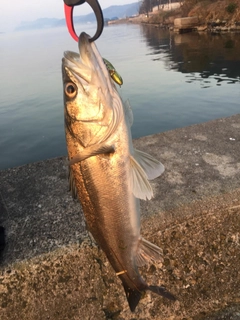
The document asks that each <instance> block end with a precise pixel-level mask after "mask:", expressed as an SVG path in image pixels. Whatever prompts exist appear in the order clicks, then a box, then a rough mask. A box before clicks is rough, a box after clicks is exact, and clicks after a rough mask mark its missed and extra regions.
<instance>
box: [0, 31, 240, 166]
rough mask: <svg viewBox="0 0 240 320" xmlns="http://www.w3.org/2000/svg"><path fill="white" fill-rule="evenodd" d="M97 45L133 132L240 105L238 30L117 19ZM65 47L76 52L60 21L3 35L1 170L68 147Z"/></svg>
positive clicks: (194, 119)
mask: <svg viewBox="0 0 240 320" xmlns="http://www.w3.org/2000/svg"><path fill="white" fill-rule="evenodd" d="M78 27H79V30H78V32H80V31H83V30H84V31H86V32H88V33H90V34H93V33H94V32H95V27H94V26H92V25H86V26H80V25H79V26H78ZM97 45H98V48H99V50H100V52H101V53H102V55H103V57H105V58H107V59H108V60H110V61H111V62H112V63H113V65H114V66H115V67H116V69H117V71H118V72H119V73H120V74H121V75H122V77H123V80H124V85H123V86H122V88H121V89H120V93H121V95H122V96H123V98H124V99H129V100H130V104H131V106H132V109H133V112H134V124H133V127H132V131H133V137H134V138H137V137H140V136H144V135H149V134H152V133H157V132H162V131H166V130H170V129H175V128H178V127H183V126H187V125H191V124H195V123H200V122H204V121H208V120H211V119H215V118H220V117H225V116H230V115H233V114H236V113H239V112H240V35H239V34H235V35H234V34H228V35H207V34H202V35H199V34H197V33H196V34H195V33H191V34H184V35H178V34H169V33H168V32H167V31H162V30H157V29H155V28H152V27H144V26H140V25H117V26H109V27H105V29H104V33H103V35H102V37H101V39H99V40H98V41H97ZM64 50H73V51H77V43H75V41H73V40H72V39H71V38H70V36H69V35H68V33H67V31H66V29H65V28H58V29H51V30H44V31H34V32H25V33H12V34H2V35H0V63H1V77H0V88H1V89H0V92H1V95H0V169H4V168H9V167H13V166H18V165H22V164H25V163H30V162H34V161H39V160H43V159H47V158H51V157H56V156H61V155H64V154H66V147H65V138H64V125H63V102H62V75H61V58H62V53H63V51H64Z"/></svg>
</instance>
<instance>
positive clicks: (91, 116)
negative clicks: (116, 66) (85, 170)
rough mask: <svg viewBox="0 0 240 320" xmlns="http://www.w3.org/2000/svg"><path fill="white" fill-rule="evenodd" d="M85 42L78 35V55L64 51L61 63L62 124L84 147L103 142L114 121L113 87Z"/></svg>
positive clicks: (93, 49)
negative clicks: (63, 111)
mask: <svg viewBox="0 0 240 320" xmlns="http://www.w3.org/2000/svg"><path fill="white" fill-rule="evenodd" d="M89 38H90V37H89V36H88V35H87V34H86V33H82V34H81V35H80V37H79V43H78V47H79V53H75V52H71V51H66V52H64V57H63V59H62V74H63V92H64V105H65V124H66V126H67V127H68V128H69V131H70V132H71V133H72V134H73V135H75V136H77V137H78V138H79V139H81V142H82V143H83V145H85V146H86V145H90V144H94V143H98V142H99V141H103V140H104V139H106V137H107V135H109V128H112V127H113V122H115V118H116V117H115V116H114V112H115V111H114V104H115V101H114V99H115V98H114V97H115V96H116V87H115V85H114V83H113V81H112V80H111V78H110V75H109V73H108V70H107V68H106V66H105V64H104V62H103V59H102V57H101V55H100V53H99V52H98V50H97V47H96V45H95V44H94V43H93V42H89ZM76 123H77V125H76ZM80 131H81V133H80Z"/></svg>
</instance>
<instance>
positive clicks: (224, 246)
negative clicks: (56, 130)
mask: <svg viewBox="0 0 240 320" xmlns="http://www.w3.org/2000/svg"><path fill="white" fill-rule="evenodd" d="M134 145H135V146H136V148H137V149H139V150H142V151H145V152H147V153H150V154H151V155H153V156H155V157H156V158H157V159H159V160H160V161H161V162H162V163H163V164H164V165H165V169H166V170H165V173H164V174H163V175H162V176H161V177H159V178H157V179H156V180H154V181H152V186H153V189H154V195H155V197H154V199H152V200H150V201H146V202H144V201H143V202H141V210H142V225H141V226H142V234H143V236H144V237H145V238H146V239H147V240H149V241H151V242H153V243H155V244H157V245H159V246H160V247H162V249H163V252H164V260H163V262H162V263H158V264H154V263H153V264H151V265H149V266H147V267H144V268H141V270H140V272H141V274H142V275H143V276H144V278H145V279H146V280H147V283H149V284H153V285H157V284H159V285H164V286H166V288H167V289H168V290H169V291H171V292H172V293H173V294H174V295H176V297H177V298H178V300H177V301H176V302H171V301H167V300H166V299H164V298H162V297H159V296H156V295H155V294H153V293H151V292H147V293H146V294H145V295H144V296H143V298H142V300H141V301H140V303H139V305H138V307H137V309H136V312H135V313H134V314H132V313H131V312H130V311H129V308H128V305H127V301H126V298H125V293H124V290H123V288H122V286H121V283H120V280H119V279H118V278H117V276H116V275H115V273H114V272H113V270H112V268H111V266H110V265H109V263H108V261H107V260H106V258H105V255H104V254H103V252H102V251H101V250H100V249H99V248H98V247H97V246H96V245H94V244H92V243H91V242H90V241H89V238H88V236H87V233H86V228H85V223H84V218H83V213H82V211H81V208H80V205H79V203H78V202H77V201H73V200H72V198H71V195H70V194H69V193H68V183H67V174H66V171H67V168H66V165H67V163H66V158H65V157H63V158H57V159H51V160H47V161H43V162H39V163H33V164H28V165H25V166H22V167H17V168H13V169H9V170H4V171H0V196H1V197H0V225H2V226H4V227H5V229H6V241H7V245H6V248H5V250H4V252H3V254H2V256H1V262H0V319H1V320H13V319H14V320H15V319H24V320H42V319H44V320H45V319H51V320H58V319H59V320H63V319H64V320H65V319H71V320H73V319H96V320H102V319H119V320H130V319H131V320H133V319H139V320H140V319H156V320H158V319H164V320H167V319H169V320H170V319H171V320H175V319H176V320H178V319H188V320H190V319H194V320H198V319H199V320H201V319H204V320H207V319H209V320H217V319H232V320H237V319H240V289H239V288H240V115H235V116H232V117H229V118H224V119H218V120H214V121H211V122H208V123H203V124H199V125H194V126H190V127H186V128H182V129H177V130H173V131H168V132H164V133H161V134H156V135H152V136H147V137H143V138H141V139H137V140H135V141H134Z"/></svg>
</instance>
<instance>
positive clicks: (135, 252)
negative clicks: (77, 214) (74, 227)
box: [62, 33, 175, 312]
mask: <svg viewBox="0 0 240 320" xmlns="http://www.w3.org/2000/svg"><path fill="white" fill-rule="evenodd" d="M62 72H63V90H64V104H65V109H64V113H65V132H66V142H67V149H68V158H69V166H70V175H69V178H70V186H71V190H72V193H73V194H74V195H77V196H78V198H79V200H80V202H81V205H82V208H83V212H84V215H85V219H86V222H87V227H88V229H89V231H90V232H91V234H92V235H93V237H94V238H95V240H96V242H97V243H98V245H99V246H100V247H101V248H102V250H103V251H104V252H105V254H106V256H107V258H108V260H109V262H110V263H111V265H112V267H113V269H114V270H115V272H116V275H117V276H118V277H119V278H120V279H121V281H122V284H123V287H124V290H125V293H126V297H127V300H128V303H129V307H130V309H131V311H132V312H133V311H134V310H135V308H136V306H137V304H138V303H139V300H140V298H141V296H142V292H143V291H145V290H151V291H153V292H155V293H157V294H159V295H162V296H164V297H166V298H169V299H171V300H175V297H174V296H173V295H172V294H171V293H169V292H168V291H167V290H166V289H165V288H164V287H161V286H149V285H147V283H146V282H145V281H144V280H143V278H142V277H141V276H140V274H139V271H138V267H140V266H143V265H144V264H146V263H147V262H149V260H151V259H160V258H161V255H162V250H161V249H160V248H159V247H157V246H156V245H154V244H152V243H150V242H148V241H147V240H145V239H143V238H142V237H141V235H140V205H139V199H151V197H152V196H153V192H152V188H151V185H150V183H149V181H148V180H151V179H154V178H156V177H157V176H159V175H160V174H162V172H163V171H164V166H163V165H162V164H161V163H160V162H159V161H157V160H155V159H154V158H152V157H151V156H150V155H148V154H146V153H144V152H141V151H138V150H134V148H133V144H132V137H131V131H130V126H131V124H132V122H133V116H132V111H131V108H130V106H129V103H123V101H122V99H121V98H120V96H119V94H118V91H117V89H116V86H115V84H114V82H113V80H112V79H111V77H110V75H109V72H108V70H107V68H106V65H105V63H104V62H103V59H102V57H101V55H100V53H99V52H98V50H97V47H96V45H95V44H94V43H93V42H91V43H90V42H89V36H88V35H87V34H86V33H82V34H81V35H80V37H79V54H77V53H74V52H70V51H67V52H65V53H64V58H63V59H62Z"/></svg>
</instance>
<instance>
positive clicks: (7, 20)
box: [0, 0, 137, 32]
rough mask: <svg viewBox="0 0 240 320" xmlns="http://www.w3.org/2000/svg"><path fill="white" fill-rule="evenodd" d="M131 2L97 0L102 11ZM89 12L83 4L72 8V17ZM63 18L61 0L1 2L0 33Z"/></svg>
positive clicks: (88, 8)
mask: <svg viewBox="0 0 240 320" xmlns="http://www.w3.org/2000/svg"><path fill="white" fill-rule="evenodd" d="M133 2H137V0H99V3H100V5H101V7H102V9H104V8H107V7H110V6H111V5H124V4H128V3H133ZM91 11H92V10H91V8H90V7H89V5H88V4H86V3H85V4H83V5H80V6H77V7H75V8H74V15H84V14H88V13H90V12H91ZM63 17H64V12H63V0H11V1H8V0H1V4H0V32H6V31H13V30H14V28H15V27H16V26H17V25H19V24H20V22H21V21H32V20H36V19H38V18H63Z"/></svg>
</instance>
